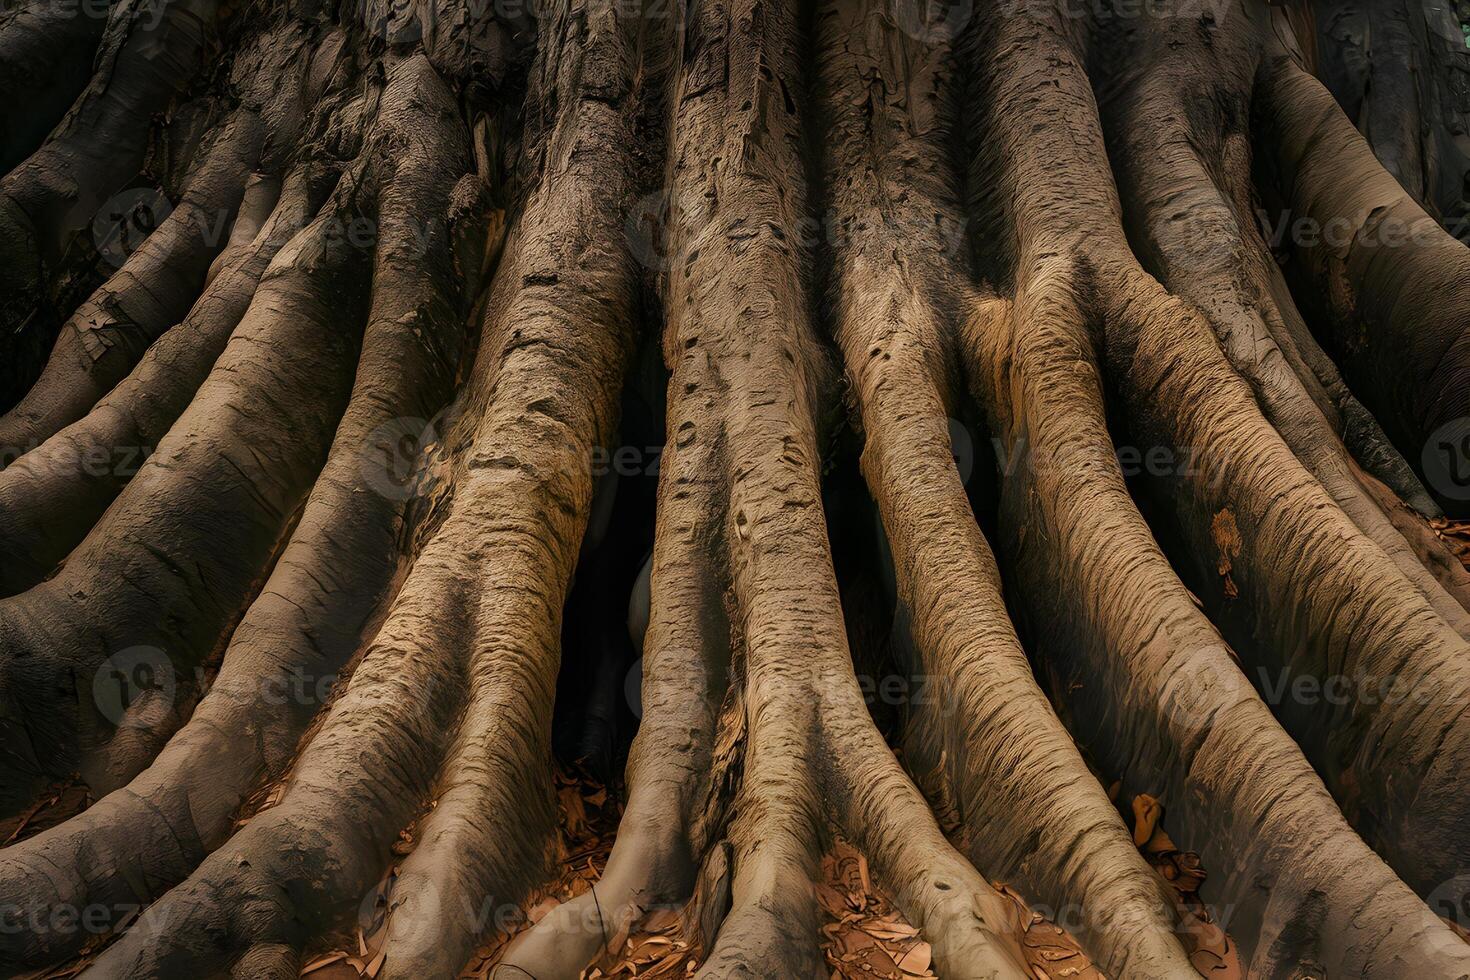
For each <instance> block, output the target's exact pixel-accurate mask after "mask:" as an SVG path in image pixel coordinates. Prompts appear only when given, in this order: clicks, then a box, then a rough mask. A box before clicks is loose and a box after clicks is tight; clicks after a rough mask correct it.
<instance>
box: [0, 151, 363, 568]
mask: <svg viewBox="0 0 1470 980" xmlns="http://www.w3.org/2000/svg"><path fill="white" fill-rule="evenodd" d="M330 177H335V174H328V173H325V172H323V171H321V170H319V169H315V168H307V169H303V170H301V171H297V172H296V173H294V174H293V175H292V176H291V177H290V178H289V179H288V181H287V183H286V186H285V188H284V190H283V189H282V188H281V187H280V185H278V184H276V183H275V182H273V181H261V182H259V183H257V184H255V185H254V186H253V188H252V190H253V191H254V193H252V190H247V191H246V195H245V205H244V206H246V207H248V206H250V205H251V203H252V201H251V198H252V197H259V196H265V197H267V198H270V199H273V198H275V196H276V195H275V192H280V193H281V200H280V201H279V202H278V204H275V203H273V205H272V206H273V211H272V214H271V216H270V219H269V220H268V221H266V222H265V225H264V227H263V228H261V230H260V233H259V235H258V236H257V237H256V238H255V240H253V241H251V242H249V243H247V244H245V245H242V246H239V247H238V248H235V249H234V250H233V251H232V250H227V251H226V252H225V253H223V255H222V258H225V259H226V260H227V261H226V264H225V265H224V266H223V267H222V268H221V271H220V273H219V275H218V276H216V277H215V280H214V282H212V283H211V284H210V286H209V288H207V289H206V290H205V292H204V295H203V296H201V297H200V299H199V302H198V303H196V304H195V308H194V309H193V310H192V311H190V313H189V316H187V317H186V318H185V319H184V321H183V322H182V323H181V324H179V325H178V326H177V327H175V328H174V329H172V330H169V331H168V332H167V333H165V334H164V336H163V337H162V338H160V339H159V340H158V341H157V342H156V343H155V344H153V345H152V346H151V347H150V348H149V349H148V352H147V353H146V354H145V355H144V356H143V359H142V360H141V362H140V363H139V365H138V367H136V368H135V369H134V370H133V372H132V373H131V374H130V375H129V376H128V377H127V378H126V379H124V380H123V381H122V382H121V383H120V384H119V385H118V386H117V387H116V388H114V389H113V390H112V392H111V393H110V394H109V395H107V397H105V398H103V399H102V401H101V402H99V403H98V404H97V406H96V407H95V408H94V409H93V410H92V411H91V412H89V413H88V414H87V416H86V417H85V418H83V419H81V420H79V421H77V422H75V423H73V424H71V425H69V426H67V427H66V428H65V429H63V430H61V432H59V433H57V434H56V435H55V436H53V437H52V438H50V439H48V440H46V442H44V443H43V444H42V445H40V446H38V447H37V448H35V449H33V450H31V451H30V452H28V453H26V454H24V455H23V456H21V457H20V458H19V459H18V460H16V461H15V462H14V463H12V464H11V465H10V466H9V467H7V468H6V469H5V470H3V471H0V503H3V506H0V534H3V535H4V537H5V540H6V541H7V542H11V543H12V544H13V545H14V547H15V554H14V556H13V560H12V561H7V562H6V563H5V565H4V567H3V568H0V594H3V595H7V596H9V595H15V594H17V593H19V592H24V591H25V590H26V589H29V588H30V587H32V586H33V585H35V584H36V583H38V582H40V581H41V580H42V579H43V578H45V577H46V576H47V575H48V574H50V573H51V572H52V571H53V570H54V569H55V568H56V566H57V565H59V564H60V563H61V561H62V560H63V559H64V558H65V557H66V556H67V555H68V554H69V553H70V552H71V550H72V549H73V548H74V547H76V545H77V544H79V543H80V542H81V540H82V539H83V538H84V537H85V536H86V534H87V532H88V531H89V530H91V529H92V528H93V527H94V526H96V524H97V521H98V519H99V518H101V516H102V513H103V511H105V510H106V509H107V507H108V505H109V504H111V503H112V501H113V500H114V499H115V498H116V496H117V494H118V493H119V492H120V491H121V490H122V488H123V487H124V486H125V485H126V484H127V481H128V480H129V479H130V478H131V476H132V475H133V474H134V473H135V472H136V471H137V470H138V469H139V468H140V467H141V466H142V464H143V462H144V460H146V459H147V457H148V455H149V454H150V452H151V450H152V447H154V446H156V445H158V444H159V443H160V442H161V441H162V439H163V438H164V436H166V435H167V434H168V430H169V428H170V427H171V426H172V425H173V424H174V423H175V422H176V421H177V420H178V418H179V416H180V415H182V414H183V412H184V409H185V408H187V407H188V404H189V401H190V400H191V399H192V398H193V397H194V395H195V393H196V392H197V391H198V389H199V386H200V385H201V384H202V383H203V382H204V379H205V378H206V377H207V376H208V373H209V370H210V368H211V367H212V366H213V365H214V362H215V360H216V359H217V358H218V357H219V355H220V353H221V352H222V351H223V350H224V348H225V344H226V343H227V342H228V341H229V338H230V334H231V333H232V332H233V331H234V329H235V327H236V326H237V325H238V323H239V322H240V319H241V318H242V317H243V316H244V314H245V311H246V309H247V308H248V307H249V305H250V301H251V299H252V297H253V296H254V295H255V290H256V287H257V286H258V285H259V283H260V280H261V276H262V275H264V273H265V271H266V268H267V267H268V266H269V265H270V263H271V261H272V260H273V259H274V258H275V255H276V253H277V252H279V251H280V249H281V248H282V247H284V246H285V244H286V242H287V241H289V240H290V239H291V238H292V237H293V236H294V235H295V234H296V233H297V232H298V231H300V230H301V228H302V227H303V226H304V225H305V224H306V223H307V222H308V221H310V220H311V218H312V216H313V215H315V214H316V212H317V209H318V207H319V206H320V205H321V203H322V199H323V197H324V196H325V194H326V192H327V191H328V189H329V178H330Z"/></svg>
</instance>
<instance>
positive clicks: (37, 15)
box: [0, 0, 107, 173]
mask: <svg viewBox="0 0 1470 980" xmlns="http://www.w3.org/2000/svg"><path fill="white" fill-rule="evenodd" d="M106 26H107V17H106V11H105V10H101V11H99V10H98V9H97V8H96V7H89V8H87V10H86V11H85V12H80V13H79V11H78V10H77V9H76V8H73V7H69V6H67V5H65V4H57V3H51V2H50V0H29V2H26V3H20V4H17V5H15V6H14V7H12V8H7V9H6V10H5V11H3V12H0V92H5V93H6V104H5V105H4V107H3V108H0V173H8V172H9V171H10V169H11V168H12V167H14V166H15V165H16V164H17V163H19V162H20V161H21V160H23V159H25V158H26V156H28V155H29V154H30V153H31V151H33V150H34V149H36V147H37V146H39V145H40V143H41V141H42V140H43V139H45V137H46V134H47V133H48V132H50V131H51V127H52V126H54V125H55V124H56V122H57V120H59V119H60V118H61V116H62V114H63V113H65V112H66V110H67V108H68V107H70V106H71V104H72V102H73V101H74V100H75V99H76V97H77V96H78V95H80V94H81V92H82V89H83V87H85V86H86V84H87V80H88V79H89V78H90V77H91V72H92V58H93V56H94V54H95V53H96V50H97V43H98V42H99V41H100V40H101V39H102V31H103V29H104V28H105V27H106Z"/></svg>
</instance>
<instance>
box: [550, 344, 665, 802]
mask: <svg viewBox="0 0 1470 980" xmlns="http://www.w3.org/2000/svg"><path fill="white" fill-rule="evenodd" d="M667 382H668V378H667V372H666V371H665V370H664V368H663V366H662V364H661V363H660V362H659V355H658V337H657V333H656V332H655V331H652V330H648V331H645V333H644V340H643V343H642V345H641V348H640V350H639V352H638V355H637V357H636V360H635V367H634V368H633V371H632V376H631V377H630V380H629V383H628V384H627V385H626V386H625V387H624V389H623V398H622V424H621V428H620V430H619V433H618V437H617V439H615V440H614V441H613V445H611V446H607V447H603V449H602V450H600V451H599V452H598V453H597V454H596V458H594V459H593V461H592V465H593V472H594V474H595V475H596V477H597V488H596V491H595V492H594V495H593V499H592V512H591V516H590V518H589V520H588V526H587V532H586V535H585V536H584V538H583V540H582V551H581V555H580V557H579V559H578V561H577V570H576V574H575V577H574V579H573V583H572V588H571V593H570V594H569V595H568V597H567V602H566V606H565V609H564V612H563V615H562V634H561V641H562V658H561V672H560V674H559V676H558V678H557V689H556V707H555V711H554V714H553V717H552V729H551V731H552V747H553V750H554V751H555V753H556V757H557V759H558V760H559V761H560V762H561V763H562V764H563V765H564V766H568V767H570V768H572V769H574V770H575V769H581V770H584V771H585V772H587V773H588V774H589V775H591V776H592V777H593V778H595V779H596V780H597V781H598V782H599V783H600V784H602V785H604V786H614V785H616V784H618V783H620V782H621V774H622V771H623V767H624V765H625V764H626V763H627V759H628V749H629V747H630V746H631V744H632V742H633V736H634V735H635V734H636V733H637V730H638V719H639V717H640V715H641V712H642V707H641V703H640V699H639V688H640V682H641V680H642V671H641V660H640V657H641V653H642V651H641V646H642V636H641V632H642V630H641V628H640V624H639V620H640V619H641V620H642V623H641V625H642V626H646V624H647V609H648V584H649V583H648V576H647V574H646V567H647V566H648V564H649V563H650V562H651V561H652V554H653V532H654V509H655V508H654V504H655V499H656V497H657V493H658V464H659V460H660V458H661V457H662V454H663V442H664V405H663V397H662V393H663V391H664V389H665V388H666V387H667ZM639 610H641V611H642V612H641V616H640V612H639Z"/></svg>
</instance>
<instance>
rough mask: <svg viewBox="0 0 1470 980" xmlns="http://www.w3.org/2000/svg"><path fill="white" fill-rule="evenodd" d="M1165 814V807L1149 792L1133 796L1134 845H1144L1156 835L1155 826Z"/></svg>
mask: <svg viewBox="0 0 1470 980" xmlns="http://www.w3.org/2000/svg"><path fill="white" fill-rule="evenodd" d="M1163 815H1164V807H1163V805H1162V804H1160V803H1159V801H1158V800H1156V799H1154V798H1153V797H1152V796H1149V795H1148V794H1147V793H1139V794H1138V795H1137V796H1135V797H1134V798H1133V846H1134V847H1144V846H1146V845H1147V844H1148V842H1149V840H1150V839H1151V838H1152V837H1153V835H1154V827H1156V826H1157V825H1158V822H1159V818H1160V817H1162V816H1163Z"/></svg>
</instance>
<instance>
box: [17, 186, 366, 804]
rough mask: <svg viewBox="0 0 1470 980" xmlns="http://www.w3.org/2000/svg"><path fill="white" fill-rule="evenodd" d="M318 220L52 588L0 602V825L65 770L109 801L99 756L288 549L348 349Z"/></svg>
mask: <svg viewBox="0 0 1470 980" xmlns="http://www.w3.org/2000/svg"><path fill="white" fill-rule="evenodd" d="M335 213H336V209H335V208H334V209H332V212H331V214H335ZM331 214H324V215H323V216H322V217H320V218H318V220H317V221H316V222H314V223H313V225H312V227H311V228H310V229H309V230H308V231H307V232H305V233H303V234H302V235H299V236H297V238H296V239H295V240H294V241H293V243H292V244H291V245H290V246H288V247H287V248H285V249H284V250H282V251H281V252H280V253H279V254H278V255H277V256H276V259H275V261H274V264H273V271H272V272H268V273H267V274H266V276H265V278H264V281H263V282H262V283H261V285H260V288H259V289H258V290H257V291H256V294H255V298H254V300H253V301H252V303H251V307H250V310H249V311H248V312H247V313H246V315H245V318H244V320H243V321H242V323H241V324H240V326H239V327H238V328H237V329H236V330H235V332H234V334H233V336H232V337H231V340H230V342H229V345H228V346H227V347H226V349H225V351H224V352H223V353H222V354H221V355H220V358H219V361H218V362H217V363H216V364H215V366H214V370H213V371H212V372H211V374H210V377H209V379H208V380H207V381H206V382H205V384H204V386H203V387H202V388H201V389H200V391H199V393H198V395H197V396H196V397H195V398H194V400H193V402H192V403H191V404H190V406H189V408H188V410H187V411H185V413H184V414H183V416H182V417H181V418H180V419H179V421H178V423H177V424H175V425H174V427H173V428H172V429H171V430H170V431H169V434H168V436H167V437H166V438H165V439H163V440H162V441H161V442H160V444H159V446H158V449H157V451H156V452H155V453H154V454H153V455H152V456H150V457H149V459H148V461H147V463H145V464H144V465H143V467H142V468H141V469H140V470H139V472H138V474H137V475H136V476H135V477H133V479H132V480H131V481H130V482H129V483H128V486H127V488H126V490H125V491H124V492H123V493H122V494H121V496H120V497H119V498H118V500H117V502H116V503H115V504H114V505H113V506H112V507H111V508H109V510H108V512H107V515H106V517H105V518H104V519H103V520H102V521H101V522H99V523H98V525H97V526H96V527H95V528H94V529H93V530H92V532H91V533H90V534H89V535H88V536H87V539H86V540H85V541H84V542H83V543H82V544H81V545H79V546H78V548H77V550H76V551H75V552H73V554H72V556H71V559H70V560H69V561H68V562H67V563H66V565H65V566H64V567H63V568H62V570H61V571H60V572H59V573H57V574H56V576H54V577H53V578H50V579H48V580H47V581H45V582H43V583H41V584H40V585H37V586H36V587H34V588H32V589H31V590H29V591H28V592H25V593H23V594H21V595H18V596H14V597H11V598H9V599H6V600H3V602H0V651H3V653H0V657H3V660H4V667H5V670H4V674H3V685H4V686H3V703H4V709H3V710H4V726H5V729H6V732H7V737H6V758H5V769H6V771H7V773H8V774H13V776H12V777H11V778H7V779H6V780H5V784H4V796H3V798H4V799H5V801H6V805H7V806H8V807H14V806H15V805H16V804H17V803H19V802H22V801H24V800H25V799H26V797H27V795H28V794H29V793H30V792H32V791H33V785H34V783H35V782H36V781H37V780H44V779H45V778H46V776H47V774H54V775H59V774H62V773H64V772H69V771H71V770H72V769H74V768H75V767H76V766H77V764H78V763H79V762H84V763H87V765H86V774H87V777H88V782H89V784H91V785H93V786H94V788H95V789H98V790H99V791H105V790H107V789H111V788H113V786H111V785H109V780H108V777H107V776H106V769H107V767H106V765H105V764H102V765H100V766H99V765H97V763H98V762H99V758H98V757H97V756H96V753H97V752H99V751H100V750H102V749H103V748H104V747H105V746H106V745H107V744H108V742H109V741H110V740H111V738H112V736H113V734H114V732H116V731H117V729H118V728H119V727H132V726H130V725H129V724H128V723H127V720H126V714H127V712H129V711H134V710H135V709H138V706H140V705H143V706H144V707H146V701H147V699H148V698H149V697H150V696H151V697H156V698H158V699H161V700H163V701H167V700H169V695H170V693H171V691H172V689H173V685H174V684H175V683H177V682H181V681H187V680H189V679H191V678H192V675H193V671H194V669H195V667H196V666H198V665H200V664H203V663H205V662H206V661H208V660H209V659H210V657H211V655H212V654H214V653H215V652H217V650H219V649H222V646H223V643H224V642H225V641H226V640H227V639H228V637H229V634H230V631H231V630H232V629H233V627H234V626H235V624H236V622H237V621H238V619H239V617H240V615H241V614H242V613H243V612H244V611H245V607H246V606H247V605H248V604H249V602H250V601H251V600H252V599H253V598H254V596H255V593H256V592H257V591H258V590H259V588H260V586H261V584H262V582H263V580H264V577H265V574H266V572H267V571H268V570H269V568H270V564H271V562H272V561H273V560H274V557H275V555H276V554H277V552H278V550H279V548H280V547H281V546H282V545H284V544H285V541H286V536H287V535H288V534H289V532H290V529H291V525H292V524H293V523H294V521H295V519H296V517H297V516H298V512H299V508H300V506H301V504H302V503H303V502H304V500H305V498H306V494H307V492H308V491H309V490H310V488H311V483H312V480H313V479H314V478H315V476H316V474H317V473H318V471H319V470H320V468H321V465H322V462H323V460H324V458H325V456H326V451H327V447H328V445H329V443H330V440H331V437H332V431H333V429H334V428H335V427H336V425H337V422H338V420H339V419H340V418H341V415H342V410H343V408H344V406H345V404H346V401H347V394H348V390H349V388H350V386H351V384H352V375H353V366H354V364H355V360H356V353H357V347H358V343H359V336H360V335H359V331H358V325H359V324H360V323H361V319H360V316H361V312H362V311H361V309H360V308H358V305H357V302H356V301H355V298H357V297H361V295H362V294H361V291H360V290H359V289H358V288H356V285H355V284H357V283H360V282H361V281H362V279H361V277H362V272H363V271H364V270H363V265H364V263H363V261H362V258H361V256H360V255H358V254H357V250H356V249H354V248H352V247H351V246H350V244H349V243H348V242H346V241H344V240H342V238H341V237H340V236H338V235H336V234H334V232H333V224H332V220H331ZM303 391H312V392H315V393H316V394H315V396H314V397H310V398H305V399H303V398H300V397H296V396H299V394H300V393H301V392H303ZM267 446H268V447H271V450H270V451H269V452H267V451H265V450H264V449H263V448H261V447H267ZM99 637H101V638H105V639H104V640H103V642H102V643H101V644H99V643H98V642H97V639H96V638H99ZM99 647H100V648H99ZM140 687H141V688H143V690H142V696H141V698H140V697H139V688H140ZM39 691H48V692H55V693H54V694H51V695H48V696H45V697H39V696H37V695H36V692H39ZM22 692H25V693H24V694H22ZM135 699H136V700H135ZM134 725H135V726H137V727H144V728H147V729H148V730H150V731H156V735H155V737H158V736H163V737H166V735H167V729H166V728H164V729H162V730H156V729H155V726H154V725H153V724H152V723H147V724H143V723H141V722H135V723H134ZM43 746H44V747H46V748H41V747H43ZM154 751H156V747H155V749H154ZM88 760H91V761H90V762H88ZM94 780H95V782H94Z"/></svg>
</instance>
